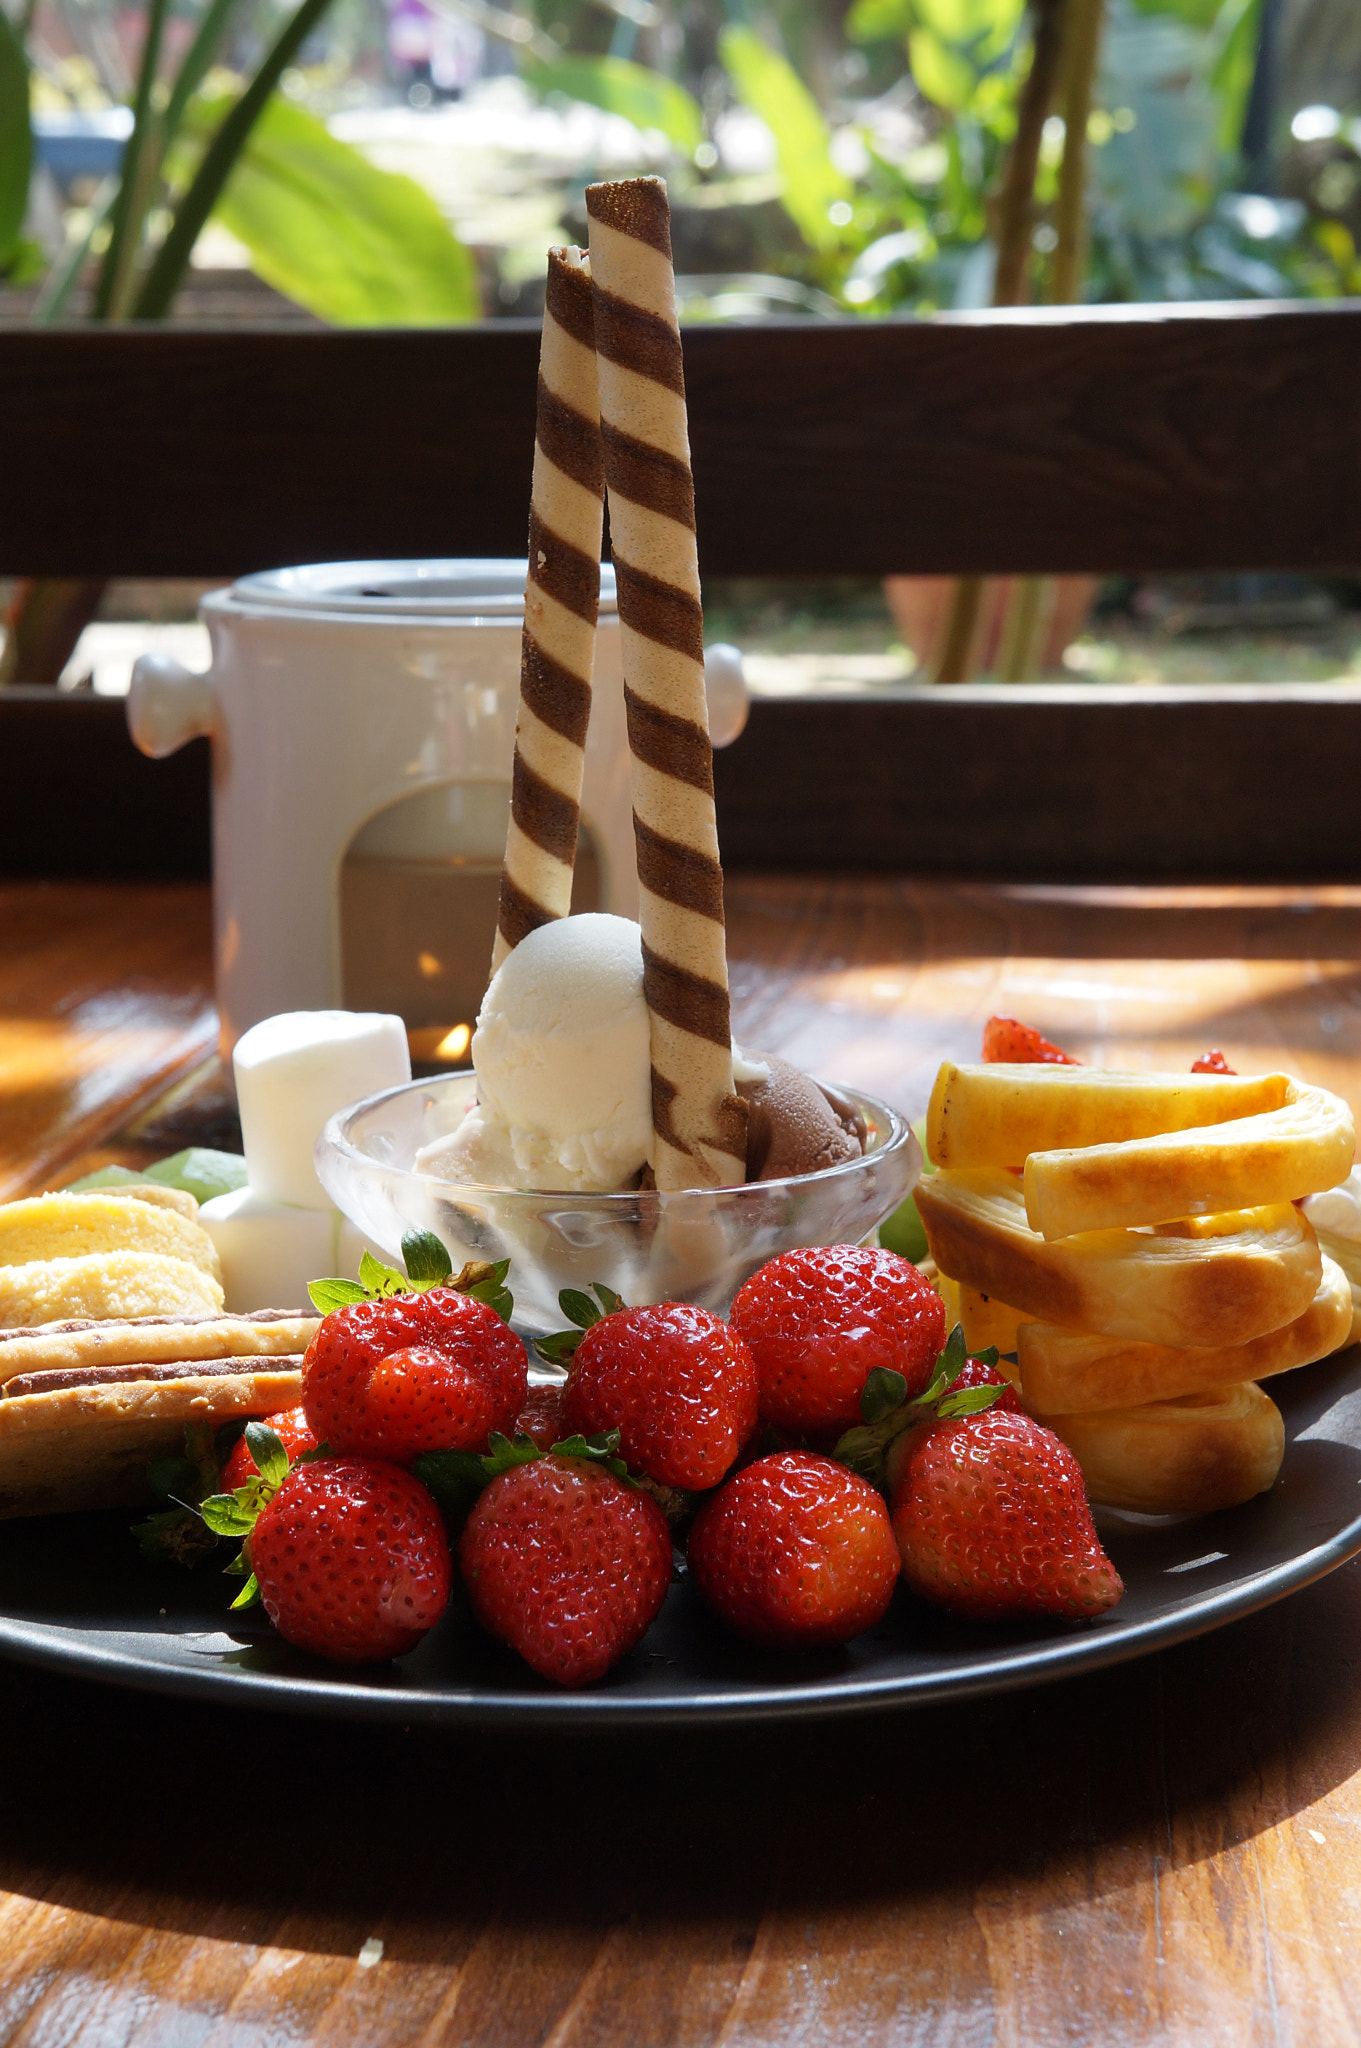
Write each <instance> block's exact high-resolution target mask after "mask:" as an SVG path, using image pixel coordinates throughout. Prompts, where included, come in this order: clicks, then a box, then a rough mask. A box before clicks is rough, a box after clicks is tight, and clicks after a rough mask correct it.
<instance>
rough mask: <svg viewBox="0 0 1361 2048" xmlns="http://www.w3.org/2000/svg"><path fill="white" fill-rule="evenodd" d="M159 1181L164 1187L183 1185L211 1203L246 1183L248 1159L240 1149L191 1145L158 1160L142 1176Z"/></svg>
mask: <svg viewBox="0 0 1361 2048" xmlns="http://www.w3.org/2000/svg"><path fill="white" fill-rule="evenodd" d="M139 1177H140V1178H141V1179H142V1180H154V1181H159V1182H160V1184H161V1186H162V1187H167V1188H183V1190H184V1192H185V1193H186V1194H188V1195H192V1196H193V1197H194V1200H195V1201H196V1202H211V1201H212V1200H213V1198H214V1196H215V1195H229V1194H232V1193H233V1192H234V1191H235V1190H236V1189H237V1188H243V1187H245V1185H246V1162H245V1160H244V1159H243V1158H242V1156H241V1154H240V1153H239V1152H217V1151H214V1150H213V1149H212V1147H211V1146H208V1145H190V1146H188V1147H187V1148H186V1150H185V1151H183V1152H172V1154H171V1155H170V1157H169V1159H158V1160H157V1162H156V1164H155V1165H154V1166H149V1167H148V1168H147V1170H146V1172H145V1173H144V1174H142V1175H140V1176H139Z"/></svg>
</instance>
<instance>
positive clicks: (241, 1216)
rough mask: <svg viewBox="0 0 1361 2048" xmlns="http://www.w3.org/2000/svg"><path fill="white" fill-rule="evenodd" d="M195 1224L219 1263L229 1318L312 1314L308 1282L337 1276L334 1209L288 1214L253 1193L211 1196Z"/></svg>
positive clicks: (279, 1204) (247, 1190)
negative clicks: (268, 1312) (284, 1311)
mask: <svg viewBox="0 0 1361 2048" xmlns="http://www.w3.org/2000/svg"><path fill="white" fill-rule="evenodd" d="M198 1220H199V1222H200V1223H201V1224H202V1225H203V1227H204V1229H205V1230H206V1231H207V1233H208V1235H209V1237H211V1239H212V1240H213V1243H214V1244H215V1245H216V1246H217V1255H218V1257H219V1258H220V1259H221V1261H222V1292H223V1295H224V1296H225V1306H226V1308H227V1309H228V1311H229V1312H230V1313H231V1314H233V1315H237V1314H239V1315H253V1314H254V1313H255V1311H256V1310H257V1309H261V1308H288V1309H295V1310H297V1311H298V1312H299V1313H300V1314H302V1315H310V1314H311V1313H312V1302H311V1297H310V1296H309V1294H308V1292H307V1283H308V1281H309V1280H327V1279H329V1278H330V1277H331V1275H332V1274H333V1273H335V1272H336V1271H337V1267H336V1263H335V1256H336V1225H337V1222H338V1220H339V1219H338V1218H337V1216H336V1212H335V1210H334V1209H290V1208H288V1207H286V1205H285V1204H284V1203H282V1202H271V1201H267V1200H266V1198H265V1197H264V1196H263V1195H258V1194H256V1192H255V1190H254V1188H233V1190H232V1192H231V1193H230V1194H228V1195H214V1196H213V1199H212V1201H211V1202H205V1203H204V1204H203V1207H202V1208H201V1209H200V1210H199V1212H198Z"/></svg>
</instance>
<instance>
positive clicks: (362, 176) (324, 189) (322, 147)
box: [186, 96, 481, 327]
mask: <svg viewBox="0 0 1361 2048" xmlns="http://www.w3.org/2000/svg"><path fill="white" fill-rule="evenodd" d="M200 104H201V112H200V111H198V110H193V111H191V113H190V114H189V115H188V116H187V117H186V127H189V126H199V127H200V129H201V126H202V123H203V122H204V120H205V119H206V120H207V121H208V122H212V121H213V120H215V119H217V118H219V117H220V116H221V115H222V114H223V112H224V110H225V108H226V106H227V105H228V103H227V102H225V101H221V100H218V101H213V102H209V103H207V104H203V103H200ZM214 215H215V218H216V219H218V220H220V221H221V222H222V224H223V226H224V227H226V228H228V229H230V231H231V233H232V234H234V235H235V236H236V237H237V239H238V240H239V241H241V242H244V243H245V245H246V247H247V248H248V249H249V250H250V254H251V265H252V268H253V269H254V270H255V272H256V274H257V276H259V277H262V278H264V280H265V282H266V283H267V284H272V285H273V286H274V287H275V289H276V290H277V291H281V292H283V293H285V294H286V296H287V297H288V298H290V299H293V300H295V301H296V303H297V304H298V305H300V306H305V307H306V308H307V310H308V311H309V312H311V313H315V314H317V315H318V316H319V318H321V319H323V320H329V321H332V322H334V324H335V325H336V326H339V327H442V326H448V325H451V324H454V323H457V322H460V321H466V320H475V319H476V318H477V317H478V314H479V313H480V311H481V303H480V298H479V293H478V286H477V272H476V267H475V265H474V263H473V259H472V257H471V255H470V254H469V252H468V251H467V249H465V248H464V246H463V244H462V243H461V242H460V241H459V240H458V238H457V237H456V236H455V234H454V233H453V231H452V229H451V228H450V227H449V225H448V223H447V222H446V220H445V219H444V216H443V214H442V213H441V212H440V210H439V208H438V206H437V205H436V204H435V201H434V200H433V199H432V198H431V197H430V195H429V193H428V192H426V191H425V190H424V189H423V188H422V187H421V186H420V185H418V184H416V183H415V181H414V180H413V179H411V178H406V177H401V176H399V175H398V174H397V173H396V172H394V171H380V170H379V169H378V168H377V166H376V165H375V164H371V163H370V162H369V161H368V159H367V158H366V157H364V156H362V155H361V154H360V152H359V151H358V150H357V149H353V148H351V147H350V145H349V144H348V143H346V142H341V141H340V140H339V139H338V138H337V137H336V136H334V135H332V134H330V133H329V131H328V130H327V129H326V128H325V127H324V125H323V124H322V123H321V122H320V121H318V120H317V119H316V118H315V117H314V116H313V115H311V114H309V113H307V112H306V111H305V109H303V108H302V107H299V106H296V105H294V104H293V102H292V101H290V100H285V99H281V98H279V97H277V96H276V97H275V98H273V99H272V100H270V102H269V103H268V105H267V106H266V108H265V110H264V112H263V113H262V114H261V115H260V118H259V119H258V121H257V122H256V123H255V126H254V128H253V129H252V130H251V133H250V135H249V137H248V139H247V141H246V143H245V147H244V148H243V150H242V152H241V155H240V158H239V159H238V161H237V164H236V167H235V168H234V170H233V171H232V173H231V176H230V177H229V179H228V180H227V183H226V186H225V189H224V190H223V193H222V196H221V198H220V199H219V200H218V202H217V205H216V207H215V209H214Z"/></svg>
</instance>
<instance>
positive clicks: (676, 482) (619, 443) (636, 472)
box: [600, 421, 695, 533]
mask: <svg viewBox="0 0 1361 2048" xmlns="http://www.w3.org/2000/svg"><path fill="white" fill-rule="evenodd" d="M600 433H601V438H602V440H603V441H604V442H605V444H606V446H607V447H608V450H609V461H610V473H611V475H612V476H613V478H614V486H613V488H614V490H615V493H616V495H617V496H619V497H621V498H627V499H628V500H629V502H630V503H631V504H634V505H644V506H646V508H647V510H648V511H649V512H660V513H661V514H662V516H663V517H664V518H666V519H674V520H675V521H676V522H677V524H678V525H680V526H688V527H689V529H690V531H691V533H693V532H694V530H695V480H694V478H693V476H692V475H691V473H690V465H689V463H688V462H678V461H677V459H676V457H675V456H674V455H668V454H667V452H666V450H665V449H664V448H653V447H651V446H650V445H649V444H648V443H647V442H646V441H635V440H634V438H633V436H632V434H625V433H621V432H620V430H619V428H618V427H612V426H610V425H609V424H608V423H607V422H605V421H602V422H601V427H600ZM602 454H603V450H602Z"/></svg>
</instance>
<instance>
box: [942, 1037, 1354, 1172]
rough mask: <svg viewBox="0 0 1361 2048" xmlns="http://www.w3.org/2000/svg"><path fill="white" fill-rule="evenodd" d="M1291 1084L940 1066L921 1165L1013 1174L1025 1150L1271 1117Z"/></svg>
mask: <svg viewBox="0 0 1361 2048" xmlns="http://www.w3.org/2000/svg"><path fill="white" fill-rule="evenodd" d="M1294 1085H1296V1084H1294V1083H1293V1082H1292V1081H1291V1080H1290V1078H1289V1076H1288V1075H1286V1074H1121V1073H1117V1072H1115V1071H1114V1070H1113V1069H1108V1068H1104V1067H1049V1066H1033V1067H1032V1066H1006V1065H1003V1064H1000V1063H998V1064H985V1065H980V1066H962V1067H960V1066H955V1065H954V1064H953V1063H952V1062H950V1061H948V1060H947V1061H946V1062H945V1064H944V1065H943V1066H942V1067H941V1069H940V1072H939V1073H938V1074H937V1076H936V1085H935V1087H934V1088H933V1089H932V1091H931V1104H930V1108H929V1109H928V1110H927V1113H926V1151H927V1157H928V1158H929V1159H930V1160H931V1161H932V1162H933V1163H934V1164H935V1165H937V1166H951V1167H957V1168H959V1169H960V1170H961V1171H965V1172H972V1171H975V1170H977V1169H978V1168H981V1167H985V1166H1009V1167H1014V1168H1015V1169H1016V1170H1017V1171H1018V1172H1019V1171H1020V1169H1021V1168H1022V1167H1023V1166H1024V1165H1025V1163H1026V1160H1027V1159H1028V1158H1029V1157H1030V1155H1031V1153H1032V1152H1051V1151H1054V1150H1055V1149H1057V1148H1060V1147H1062V1148H1065V1149H1067V1148H1072V1147H1077V1146H1088V1145H1106V1144H1124V1143H1126V1142H1128V1141H1130V1140H1133V1139H1137V1138H1153V1137H1158V1136H1160V1135H1161V1134H1163V1133H1165V1132H1168V1131H1187V1130H1196V1129H1199V1128H1201V1127H1202V1126H1205V1125H1209V1124H1221V1123H1227V1122H1229V1121H1230V1120H1231V1119H1236V1118H1241V1117H1248V1116H1257V1115H1260V1114H1262V1113H1264V1112H1266V1111H1269V1110H1276V1109H1280V1108H1282V1107H1283V1105H1284V1104H1285V1103H1286V1102H1287V1101H1288V1100H1289V1099H1290V1098H1289V1090H1290V1089H1291V1088H1292V1087H1293V1086H1294ZM1330 1185H1331V1183H1330ZM1228 1206H1233V1205H1232V1204H1230V1205H1228Z"/></svg>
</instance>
